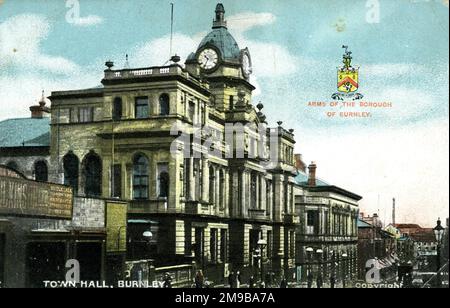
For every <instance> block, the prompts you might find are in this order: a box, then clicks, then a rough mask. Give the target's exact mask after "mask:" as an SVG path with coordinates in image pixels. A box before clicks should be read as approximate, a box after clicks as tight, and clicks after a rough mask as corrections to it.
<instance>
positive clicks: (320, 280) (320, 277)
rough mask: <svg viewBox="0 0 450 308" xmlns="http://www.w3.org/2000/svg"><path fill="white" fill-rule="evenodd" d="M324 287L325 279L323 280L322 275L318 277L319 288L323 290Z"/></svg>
mask: <svg viewBox="0 0 450 308" xmlns="http://www.w3.org/2000/svg"><path fill="white" fill-rule="evenodd" d="M322 286H323V279H322V275H319V276H317V288H318V289H321V288H322Z"/></svg>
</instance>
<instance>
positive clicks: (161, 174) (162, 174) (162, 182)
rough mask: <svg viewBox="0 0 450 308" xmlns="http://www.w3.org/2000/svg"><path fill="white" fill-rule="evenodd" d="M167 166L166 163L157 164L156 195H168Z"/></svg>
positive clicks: (166, 196)
mask: <svg viewBox="0 0 450 308" xmlns="http://www.w3.org/2000/svg"><path fill="white" fill-rule="evenodd" d="M169 184H170V183H169V166H168V164H166V163H163V164H158V197H159V198H168V197H169Z"/></svg>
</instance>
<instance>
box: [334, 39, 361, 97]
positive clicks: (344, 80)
mask: <svg viewBox="0 0 450 308" xmlns="http://www.w3.org/2000/svg"><path fill="white" fill-rule="evenodd" d="M342 48H344V49H345V53H344V56H343V61H342V62H343V64H344V65H343V66H342V67H338V71H337V74H338V81H337V88H338V92H337V93H334V94H333V95H332V99H335V100H336V99H337V100H344V99H353V100H359V99H362V98H363V97H364V95H362V94H361V93H357V92H356V91H358V88H359V67H353V66H352V59H353V57H352V52H351V51H349V50H348V46H342Z"/></svg>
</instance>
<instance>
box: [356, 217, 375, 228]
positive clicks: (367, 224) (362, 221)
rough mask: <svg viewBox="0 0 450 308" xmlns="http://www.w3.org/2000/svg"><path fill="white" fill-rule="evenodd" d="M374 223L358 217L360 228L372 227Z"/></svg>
mask: <svg viewBox="0 0 450 308" xmlns="http://www.w3.org/2000/svg"><path fill="white" fill-rule="evenodd" d="M372 227H373V225H371V224H369V223H367V222H365V221H364V220H361V219H358V228H372Z"/></svg>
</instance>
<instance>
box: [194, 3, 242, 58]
mask: <svg viewBox="0 0 450 308" xmlns="http://www.w3.org/2000/svg"><path fill="white" fill-rule="evenodd" d="M207 45H209V46H214V47H216V48H217V49H218V50H219V51H220V53H221V56H222V60H224V61H232V62H237V61H239V58H240V55H241V50H240V49H239V46H238V44H237V42H236V40H235V39H234V37H233V36H232V35H231V34H230V32H228V29H227V22H226V20H225V8H224V7H223V5H222V4H221V3H219V4H217V6H216V18H215V20H214V21H213V29H212V31H211V32H210V33H209V34H208V35H207V36H206V37H205V38H204V39H203V40H202V42H201V43H200V45H199V46H198V48H197V52H198V51H199V50H201V49H202V48H204V47H205V46H207ZM194 58H195V54H194V53H193V54H191V55H190V56H189V58H188V60H193V59H194Z"/></svg>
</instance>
